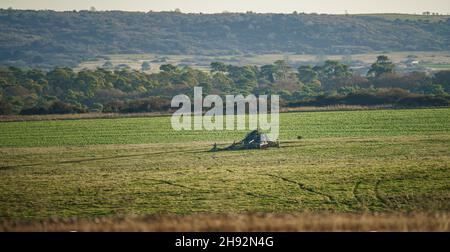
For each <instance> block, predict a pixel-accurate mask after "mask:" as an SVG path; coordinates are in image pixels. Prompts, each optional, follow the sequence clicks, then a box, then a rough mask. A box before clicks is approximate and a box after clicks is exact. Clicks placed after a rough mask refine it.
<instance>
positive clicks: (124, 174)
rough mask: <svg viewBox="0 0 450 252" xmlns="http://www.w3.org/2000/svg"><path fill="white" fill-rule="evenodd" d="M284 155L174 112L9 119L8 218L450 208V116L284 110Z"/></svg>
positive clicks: (4, 171) (2, 142) (1, 131)
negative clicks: (179, 124)
mask: <svg viewBox="0 0 450 252" xmlns="http://www.w3.org/2000/svg"><path fill="white" fill-rule="evenodd" d="M280 117H281V122H280V128H281V136H280V139H281V140H282V141H283V140H293V139H297V136H302V137H303V138H302V140H299V141H292V142H288V143H283V142H282V144H281V146H282V147H281V148H279V149H269V150H249V151H232V152H217V153H211V152H207V151H208V150H209V149H210V148H211V147H212V144H213V143H215V142H218V143H226V142H232V141H233V140H238V139H240V138H242V137H243V135H244V134H245V132H243V131H240V132H239V131H218V132H209V131H179V132H175V131H173V130H172V129H171V127H170V117H148V118H118V119H82V120H55V121H29V122H2V123H0V161H1V163H0V182H1V183H0V202H1V204H0V217H2V218H8V219H10V218H12V219H22V218H32V219H33V218H46V217H50V216H58V217H69V216H81V217H92V216H104V215H121V214H153V213H177V214H189V213H198V212H206V213H211V212H214V213H216V212H217V213H222V212H226V213H241V212H275V213H296V212H304V211H313V212H316V211H326V212H328V211H332V212H358V213H359V212H410V211H420V212H436V211H439V212H440V211H444V212H446V211H449V210H450V109H417V110H374V111H346V112H303V113H284V114H281V116H280Z"/></svg>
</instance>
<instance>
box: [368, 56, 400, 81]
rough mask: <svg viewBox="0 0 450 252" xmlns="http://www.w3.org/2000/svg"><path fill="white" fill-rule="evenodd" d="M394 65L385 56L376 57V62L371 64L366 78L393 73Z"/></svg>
mask: <svg viewBox="0 0 450 252" xmlns="http://www.w3.org/2000/svg"><path fill="white" fill-rule="evenodd" d="M394 68H395V65H394V63H392V61H391V60H390V59H389V58H388V57H387V56H385V55H380V56H378V57H377V61H376V62H375V63H373V64H372V66H371V67H370V70H369V72H368V73H367V76H368V77H379V76H380V75H382V74H386V73H393V72H394Z"/></svg>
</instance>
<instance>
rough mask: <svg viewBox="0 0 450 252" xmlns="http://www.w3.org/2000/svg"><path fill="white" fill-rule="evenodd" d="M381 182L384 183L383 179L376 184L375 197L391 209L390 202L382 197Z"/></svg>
mask: <svg viewBox="0 0 450 252" xmlns="http://www.w3.org/2000/svg"><path fill="white" fill-rule="evenodd" d="M381 182H382V180H381V179H378V180H377V182H375V188H374V191H375V197H376V198H377V200H378V201H379V202H381V203H382V204H383V205H385V206H386V207H389V202H388V201H387V200H386V199H384V198H383V197H382V196H381V194H380V190H379V186H380V184H381Z"/></svg>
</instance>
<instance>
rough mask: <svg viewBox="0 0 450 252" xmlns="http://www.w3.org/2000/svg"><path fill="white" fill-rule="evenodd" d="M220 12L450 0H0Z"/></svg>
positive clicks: (388, 6) (331, 10)
mask: <svg viewBox="0 0 450 252" xmlns="http://www.w3.org/2000/svg"><path fill="white" fill-rule="evenodd" d="M92 6H93V7H95V8H96V9H97V10H126V11H143V12H147V11H150V10H152V11H171V10H175V9H177V8H178V9H180V10H181V11H182V12H185V13H191V12H196V13H198V12H202V13H220V12H224V11H229V12H246V11H253V12H258V13H292V12H293V11H297V12H306V13H313V12H314V13H327V14H343V13H346V12H347V13H349V14H357V13H410V14H414V13H417V14H420V13H422V12H424V11H430V12H438V13H441V14H449V13H450V0H0V8H4V9H6V8H9V7H12V8H14V9H37V10H42V9H51V10H87V9H89V8H90V7H92Z"/></svg>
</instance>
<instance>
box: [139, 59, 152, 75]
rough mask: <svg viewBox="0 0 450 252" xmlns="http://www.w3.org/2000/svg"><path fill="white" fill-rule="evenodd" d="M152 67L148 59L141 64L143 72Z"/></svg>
mask: <svg viewBox="0 0 450 252" xmlns="http://www.w3.org/2000/svg"><path fill="white" fill-rule="evenodd" d="M150 69H151V66H150V63H148V61H144V62H142V65H141V70H142V72H145V71H148V70H150Z"/></svg>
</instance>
